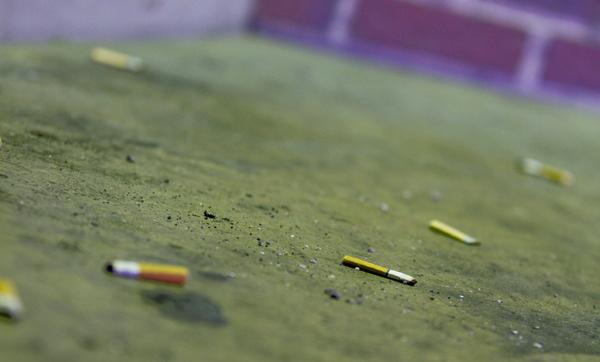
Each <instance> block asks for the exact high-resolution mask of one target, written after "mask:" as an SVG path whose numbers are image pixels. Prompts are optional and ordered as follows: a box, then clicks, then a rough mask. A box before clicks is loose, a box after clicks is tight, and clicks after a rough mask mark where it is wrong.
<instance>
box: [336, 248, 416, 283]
mask: <svg viewBox="0 0 600 362" xmlns="http://www.w3.org/2000/svg"><path fill="white" fill-rule="evenodd" d="M342 264H344V265H346V266H349V267H351V268H359V269H361V270H364V271H367V272H369V273H373V274H376V275H379V276H382V277H386V278H389V279H393V280H397V281H399V282H403V283H406V284H408V285H415V284H417V280H416V279H415V278H413V277H411V276H410V275H408V274H404V273H401V272H399V271H396V270H392V269H389V268H386V267H384V266H381V265H377V264H373V263H370V262H368V261H366V260H362V259H359V258H355V257H353V256H349V255H346V256H344V259H342Z"/></svg>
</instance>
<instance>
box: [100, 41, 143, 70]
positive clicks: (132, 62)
mask: <svg viewBox="0 0 600 362" xmlns="http://www.w3.org/2000/svg"><path fill="white" fill-rule="evenodd" d="M90 57H91V58H92V60H93V61H94V62H96V63H99V64H102V65H106V66H109V67H113V68H118V69H123V70H129V71H132V72H139V71H141V70H143V69H144V61H143V60H142V59H141V58H138V57H134V56H132V55H128V54H124V53H120V52H117V51H114V50H110V49H106V48H101V47H97V48H94V49H92V52H91V54H90Z"/></svg>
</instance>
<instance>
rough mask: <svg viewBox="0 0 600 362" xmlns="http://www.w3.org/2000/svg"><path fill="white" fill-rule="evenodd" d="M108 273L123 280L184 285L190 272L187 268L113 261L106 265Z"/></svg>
mask: <svg viewBox="0 0 600 362" xmlns="http://www.w3.org/2000/svg"><path fill="white" fill-rule="evenodd" d="M106 271H107V272H109V273H111V274H113V275H116V276H120V277H123V278H131V279H141V280H152V281H155V282H163V283H170V284H179V285H183V284H185V282H186V281H187V278H188V275H189V271H188V269H187V268H185V267H181V266H175V265H163V264H149V263H138V262H135V261H125V260H113V261H111V262H110V263H108V264H106Z"/></svg>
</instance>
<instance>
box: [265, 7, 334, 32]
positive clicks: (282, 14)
mask: <svg viewBox="0 0 600 362" xmlns="http://www.w3.org/2000/svg"><path fill="white" fill-rule="evenodd" d="M335 4H336V0H259V1H258V2H257V4H256V20H255V21H256V23H257V24H258V26H259V27H260V25H262V24H266V25H283V26H290V27H296V28H303V29H306V30H307V31H310V32H318V33H324V32H325V30H326V29H327V26H328V25H329V22H330V20H331V17H332V14H333V10H334V7H335Z"/></svg>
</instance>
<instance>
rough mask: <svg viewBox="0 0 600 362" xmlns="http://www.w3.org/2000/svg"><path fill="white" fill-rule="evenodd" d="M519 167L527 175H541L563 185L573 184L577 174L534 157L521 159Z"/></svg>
mask: <svg viewBox="0 0 600 362" xmlns="http://www.w3.org/2000/svg"><path fill="white" fill-rule="evenodd" d="M518 168H519V170H521V172H523V173H524V174H526V175H531V176H536V177H541V178H544V179H546V180H549V181H552V182H556V183H558V184H560V185H563V186H571V185H572V184H573V182H575V176H573V174H572V173H571V172H569V171H567V170H563V169H561V168H558V167H554V166H550V165H547V164H545V163H542V162H540V161H538V160H534V159H532V158H524V159H522V160H519V163H518Z"/></svg>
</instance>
